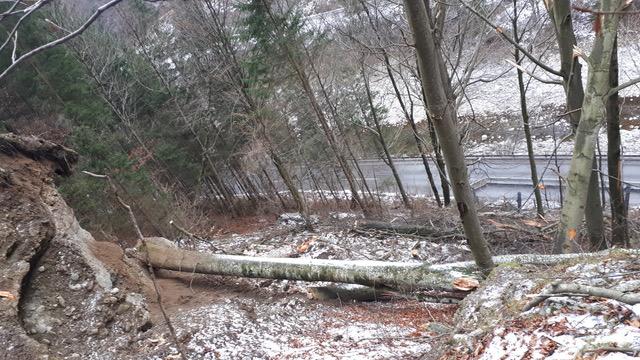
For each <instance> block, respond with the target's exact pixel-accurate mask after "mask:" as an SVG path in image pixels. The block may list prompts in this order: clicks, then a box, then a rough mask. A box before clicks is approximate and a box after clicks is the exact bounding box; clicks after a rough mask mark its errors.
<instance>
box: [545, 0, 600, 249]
mask: <svg viewBox="0 0 640 360" xmlns="http://www.w3.org/2000/svg"><path fill="white" fill-rule="evenodd" d="M607 1H608V0H607ZM549 3H550V4H551V7H549V8H547V11H548V12H549V16H550V17H551V20H552V22H553V24H554V30H555V33H556V39H557V42H558V48H559V50H560V72H561V73H562V76H563V85H564V90H565V94H566V97H567V112H568V113H569V121H570V123H571V126H572V129H573V131H574V132H575V131H577V128H578V124H579V122H580V118H581V110H580V109H581V107H582V105H583V102H584V88H583V86H582V65H580V62H579V61H578V57H577V56H574V47H575V46H576V45H577V41H576V36H575V33H574V30H573V20H572V16H571V3H570V1H569V0H556V1H553V2H545V4H549ZM596 167H597V164H596V162H595V159H594V161H592V169H594V168H596ZM587 181H588V194H587V199H586V203H585V205H584V207H583V212H584V216H585V218H586V223H587V231H588V233H589V240H590V243H591V244H592V246H593V245H595V244H600V245H602V244H605V245H606V243H605V242H604V233H603V228H604V223H603V214H602V205H601V203H600V194H599V185H598V184H599V183H598V176H597V174H596V173H595V172H593V171H592V173H591V174H590V175H589V179H588V180H587ZM567 195H568V194H567ZM563 206H564V202H563ZM558 236H559V237H562V236H564V235H562V236H561V232H559V233H558Z"/></svg>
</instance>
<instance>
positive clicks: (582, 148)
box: [554, 0, 628, 253]
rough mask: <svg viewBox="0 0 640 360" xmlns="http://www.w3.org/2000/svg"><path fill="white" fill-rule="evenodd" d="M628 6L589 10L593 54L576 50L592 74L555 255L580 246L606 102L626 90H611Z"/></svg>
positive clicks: (613, 1)
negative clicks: (615, 52)
mask: <svg viewBox="0 0 640 360" xmlns="http://www.w3.org/2000/svg"><path fill="white" fill-rule="evenodd" d="M627 6H628V3H626V2H625V1H622V0H602V1H600V2H599V4H598V9H597V10H595V9H594V10H590V11H592V12H593V13H594V15H595V20H594V21H595V23H596V26H595V27H594V28H595V30H596V37H595V40H594V44H593V48H592V51H591V54H590V55H589V56H587V55H586V54H584V53H583V52H582V50H580V49H579V48H574V50H573V51H574V53H575V54H576V55H577V56H580V57H582V59H584V61H585V62H586V63H587V64H588V66H589V74H588V77H587V84H586V89H585V96H584V101H583V102H582V109H581V112H580V122H579V124H578V127H577V130H576V135H575V143H574V148H573V156H572V159H571V168H570V170H569V175H568V176H567V194H566V197H565V201H564V206H563V208H562V215H561V218H560V226H559V228H558V235H557V238H556V242H555V244H554V251H555V252H556V253H561V252H566V251H569V250H571V249H573V248H575V247H576V245H577V244H576V242H575V240H576V236H577V233H578V229H579V225H580V223H581V222H582V216H583V214H584V209H585V204H586V203H587V196H588V194H589V193H590V191H589V182H590V178H591V174H592V173H593V162H594V160H595V157H594V153H595V143H596V138H597V136H598V132H599V130H600V126H601V120H602V119H604V118H605V117H606V102H607V98H608V97H609V96H610V95H612V94H613V93H615V92H617V91H618V90H619V89H620V88H621V86H622V87H624V86H627V84H623V85H621V86H618V87H616V88H614V89H612V88H611V85H610V80H609V76H610V75H609V71H610V68H611V59H612V56H613V49H614V47H615V43H616V39H617V31H618V25H619V23H620V19H621V17H622V16H623V14H624V11H625V8H626V7H627ZM556 16H557V14H556ZM596 194H597V195H599V194H598V193H596Z"/></svg>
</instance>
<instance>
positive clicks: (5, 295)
mask: <svg viewBox="0 0 640 360" xmlns="http://www.w3.org/2000/svg"><path fill="white" fill-rule="evenodd" d="M0 297H3V298H7V299H9V300H11V301H16V300H18V298H17V297H16V296H15V295H13V294H12V293H10V292H8V291H2V290H0Z"/></svg>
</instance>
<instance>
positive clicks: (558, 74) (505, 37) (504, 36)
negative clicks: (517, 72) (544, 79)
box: [459, 0, 562, 77]
mask: <svg viewBox="0 0 640 360" xmlns="http://www.w3.org/2000/svg"><path fill="white" fill-rule="evenodd" d="M459 1H460V3H461V4H462V5H463V6H464V7H465V8H467V10H469V11H471V12H472V13H474V14H475V15H476V16H478V17H479V18H480V19H481V20H482V21H484V22H485V23H486V24H487V25H489V26H491V27H492V28H493V29H495V30H496V32H497V33H498V34H500V36H502V38H503V39H505V40H507V41H508V42H510V43H511V44H512V45H513V46H515V47H516V48H518V50H520V51H521V52H522V54H523V55H524V56H526V57H527V58H529V60H531V62H533V63H534V64H536V65H538V66H540V68H542V69H543V70H545V71H547V72H549V73H551V74H553V75H556V76H560V77H562V73H561V72H560V71H558V70H554V69H552V68H551V67H549V66H548V65H545V64H544V63H542V62H541V61H540V60H538V59H536V57H535V56H533V55H531V53H529V52H528V51H527V49H525V48H524V47H522V46H521V45H520V44H518V43H517V42H516V41H515V40H513V39H512V38H511V37H509V36H507V34H505V33H504V30H503V29H502V28H501V27H500V26H498V25H495V24H494V23H492V22H491V20H489V19H488V18H487V17H486V16H484V15H482V14H481V13H480V12H479V11H478V10H476V9H474V8H473V7H471V5H469V4H467V3H466V2H464V1H463V0H459Z"/></svg>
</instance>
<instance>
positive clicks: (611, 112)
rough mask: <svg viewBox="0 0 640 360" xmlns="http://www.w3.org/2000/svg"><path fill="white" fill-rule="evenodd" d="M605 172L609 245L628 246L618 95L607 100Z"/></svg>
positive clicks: (614, 78)
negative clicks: (606, 173) (607, 182)
mask: <svg viewBox="0 0 640 360" xmlns="http://www.w3.org/2000/svg"><path fill="white" fill-rule="evenodd" d="M609 86H610V87H612V88H615V87H616V86H618V40H617V38H616V41H615V44H614V47H613V54H612V55H611V67H610V70H609ZM607 138H608V142H607V168H608V169H607V170H608V173H609V201H610V202H611V244H612V245H616V246H629V228H628V224H627V217H626V215H625V209H624V190H623V188H622V156H621V140H620V102H619V97H618V93H615V94H613V95H611V96H610V97H609V99H607Z"/></svg>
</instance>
